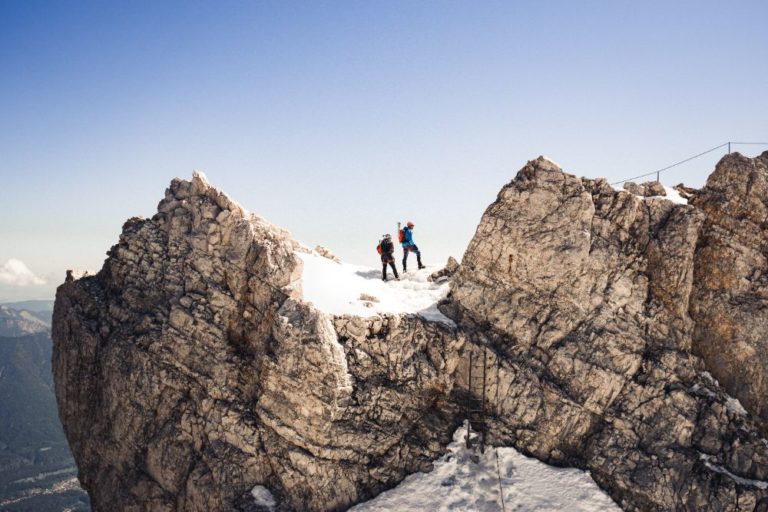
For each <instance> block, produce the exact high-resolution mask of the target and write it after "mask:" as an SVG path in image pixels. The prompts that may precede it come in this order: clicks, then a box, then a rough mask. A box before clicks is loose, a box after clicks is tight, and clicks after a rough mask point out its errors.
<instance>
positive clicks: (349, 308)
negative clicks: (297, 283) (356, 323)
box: [295, 252, 452, 323]
mask: <svg viewBox="0 0 768 512" xmlns="http://www.w3.org/2000/svg"><path fill="white" fill-rule="evenodd" d="M295 254H296V255H297V256H298V257H299V258H301V260H302V261H303V262H304V272H303V275H302V289H303V291H304V300H305V301H307V302H311V303H312V304H313V305H314V306H315V307H316V308H317V309H319V310H321V311H324V312H326V313H330V314H333V315H356V316H361V317H370V316H374V315H377V314H381V313H411V314H418V315H420V316H422V317H424V318H426V319H427V320H432V321H436V322H445V323H452V322H451V320H449V319H448V318H447V317H446V316H445V315H443V314H442V313H441V312H440V311H438V309H437V302H438V301H440V300H441V299H443V298H444V297H445V296H446V294H447V293H448V288H449V285H448V283H447V282H443V283H432V282H430V281H428V280H427V278H428V277H429V275H430V274H432V272H434V271H435V270H437V268H435V267H427V268H424V269H422V270H411V271H408V272H407V273H405V274H403V273H400V280H399V281H397V280H395V279H394V276H393V275H392V269H391V268H390V269H389V270H388V273H387V276H388V277H389V281H387V282H384V281H382V280H381V268H371V267H363V266H358V265H351V264H349V263H342V262H336V261H333V260H330V259H328V258H326V257H323V256H322V255H320V254H318V253H317V252H311V253H302V252H296V253H295ZM414 263H415V262H414Z"/></svg>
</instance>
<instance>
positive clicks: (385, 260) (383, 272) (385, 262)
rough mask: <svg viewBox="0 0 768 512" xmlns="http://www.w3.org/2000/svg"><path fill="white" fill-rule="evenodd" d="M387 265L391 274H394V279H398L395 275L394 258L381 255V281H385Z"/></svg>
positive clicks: (388, 255)
mask: <svg viewBox="0 0 768 512" xmlns="http://www.w3.org/2000/svg"><path fill="white" fill-rule="evenodd" d="M387 265H389V266H391V267H392V272H393V273H394V274H395V278H398V277H400V276H398V275H397V269H396V268H395V258H394V257H393V256H392V255H391V254H382V255H381V278H382V279H387Z"/></svg>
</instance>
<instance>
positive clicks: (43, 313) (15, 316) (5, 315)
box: [0, 301, 53, 337]
mask: <svg viewBox="0 0 768 512" xmlns="http://www.w3.org/2000/svg"><path fill="white" fill-rule="evenodd" d="M45 302H48V301H45ZM13 306H15V304H13V305H11V304H0V336H10V337H13V336H24V335H26V334H36V333H40V332H47V331H48V330H49V329H50V328H51V315H52V313H53V307H52V305H51V307H50V309H42V308H40V307H39V305H37V306H38V307H37V308H36V309H35V310H32V309H24V308H18V307H13Z"/></svg>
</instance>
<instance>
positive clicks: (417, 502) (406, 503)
mask: <svg viewBox="0 0 768 512" xmlns="http://www.w3.org/2000/svg"><path fill="white" fill-rule="evenodd" d="M465 434H466V427H461V428H459V429H458V430H457V431H456V432H455V433H454V435H453V442H452V443H451V444H450V445H448V449H449V452H448V453H447V454H446V455H444V456H443V457H442V458H440V459H439V460H438V461H436V462H435V464H434V469H433V470H432V471H431V472H429V473H415V474H413V475H410V476H408V477H407V478H406V479H405V480H404V481H403V482H402V483H401V484H400V485H399V486H397V487H395V488H394V489H391V490H389V491H387V492H384V493H382V494H380V495H379V496H377V497H376V498H374V499H373V500H371V501H367V502H365V503H361V504H359V505H357V506H356V507H353V508H351V509H350V512H352V511H354V512H377V511H392V510H397V511H398V512H408V511H413V512H423V511H425V510H429V511H476V512H485V511H487V512H497V511H499V510H502V497H503V508H504V509H506V510H515V511H516V512H532V511H545V510H569V511H574V512H577V511H581V512H591V511H594V512H597V511H600V512H604V511H611V510H614V511H620V510H621V509H620V508H619V507H618V506H617V505H616V504H615V503H614V502H613V501H612V500H611V498H610V497H609V496H608V495H607V494H605V493H604V492H603V491H602V490H600V489H599V488H598V487H597V484H595V482H594V481H593V480H592V478H591V477H590V475H589V473H587V472H585V471H580V470H578V469H566V468H556V467H553V466H549V465H547V464H544V463H543V462H539V461H538V460H536V459H532V458H529V457H526V456H524V455H522V454H521V453H520V452H518V451H517V450H515V449H514V448H494V447H488V448H487V449H486V450H485V453H484V454H475V453H474V452H473V451H471V450H467V449H466V448H465V445H464V435H465ZM500 490H501V492H500Z"/></svg>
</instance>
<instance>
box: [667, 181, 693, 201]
mask: <svg viewBox="0 0 768 512" xmlns="http://www.w3.org/2000/svg"><path fill="white" fill-rule="evenodd" d="M662 187H664V191H665V192H666V193H667V199H669V200H670V201H672V202H673V203H675V204H688V200H687V199H686V198H684V197H683V196H681V195H680V192H678V191H677V190H675V189H674V188H672V187H668V186H666V185H663V184H662Z"/></svg>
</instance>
